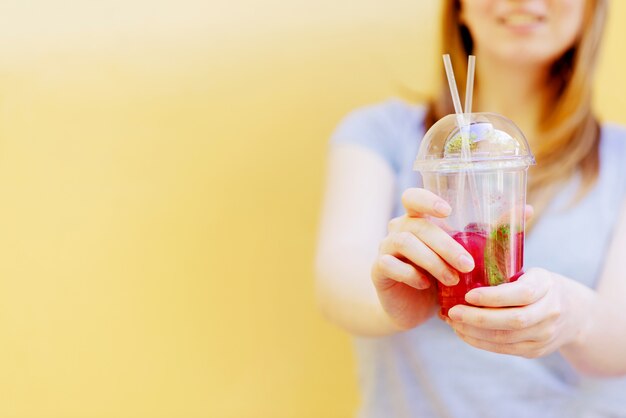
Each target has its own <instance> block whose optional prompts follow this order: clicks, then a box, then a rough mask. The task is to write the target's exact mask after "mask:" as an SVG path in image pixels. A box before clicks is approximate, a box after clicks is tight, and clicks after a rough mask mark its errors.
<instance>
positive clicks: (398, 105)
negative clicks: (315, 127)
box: [330, 99, 415, 174]
mask: <svg viewBox="0 0 626 418" xmlns="http://www.w3.org/2000/svg"><path fill="white" fill-rule="evenodd" d="M411 111H412V112H413V113H415V109H411V108H410V106H409V105H408V104H406V103H404V102H402V101H400V100H397V99H393V100H388V101H385V102H383V103H379V104H375V105H370V106H365V107H362V108H359V109H356V110H354V111H352V112H351V113H349V114H348V115H347V116H346V117H345V118H344V119H343V120H342V121H341V122H340V123H339V125H338V126H337V128H336V129H335V131H334V133H333V134H332V136H331V139H330V144H331V146H332V145H333V144H343V143H350V144H355V145H359V146H362V147H364V148H367V149H369V150H371V151H373V152H375V153H376V154H378V155H379V156H380V157H381V158H382V159H383V160H385V161H386V162H387V163H388V164H389V166H390V167H391V168H392V170H393V172H394V173H396V174H398V173H399V171H400V169H401V165H402V161H401V157H402V156H401V154H402V150H403V149H404V148H405V144H404V143H403V141H405V140H406V139H405V138H404V132H405V131H406V130H405V128H406V125H407V119H411V118H410V117H409V118H407V116H409V115H410V112H411Z"/></svg>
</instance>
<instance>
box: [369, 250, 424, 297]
mask: <svg viewBox="0 0 626 418" xmlns="http://www.w3.org/2000/svg"><path fill="white" fill-rule="evenodd" d="M372 278H373V279H374V285H375V286H376V287H377V288H379V289H383V290H384V289H385V288H387V287H389V286H392V285H393V282H394V281H395V282H401V283H405V284H407V285H409V286H411V287H413V288H415V289H420V290H422V289H427V288H429V287H430V280H428V277H426V275H425V274H424V273H422V272H420V271H419V270H417V269H416V268H415V267H414V266H412V265H411V264H408V263H405V262H403V261H400V260H398V259H397V258H396V257H394V256H392V255H390V254H383V255H381V256H380V257H378V260H377V261H376V264H375V266H374V271H373V274H372Z"/></svg>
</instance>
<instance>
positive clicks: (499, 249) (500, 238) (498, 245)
mask: <svg viewBox="0 0 626 418" xmlns="http://www.w3.org/2000/svg"><path fill="white" fill-rule="evenodd" d="M510 237H511V229H510V227H509V225H499V226H498V227H497V228H496V229H494V230H493V231H491V234H489V237H488V238H487V244H486V245H485V254H484V259H485V270H486V273H487V281H488V282H489V285H491V286H496V285H499V284H502V283H505V282H507V281H508V278H509V272H508V268H507V265H508V263H509V258H510V254H509V253H510V250H509V248H510V246H509V241H510Z"/></svg>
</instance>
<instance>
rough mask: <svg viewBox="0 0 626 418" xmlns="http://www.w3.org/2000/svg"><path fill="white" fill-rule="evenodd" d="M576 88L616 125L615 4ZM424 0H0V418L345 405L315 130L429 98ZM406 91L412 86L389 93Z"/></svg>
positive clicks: (346, 412) (344, 354) (431, 56)
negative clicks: (324, 286)
mask: <svg viewBox="0 0 626 418" xmlns="http://www.w3.org/2000/svg"><path fill="white" fill-rule="evenodd" d="M611 6H612V10H611V16H610V22H609V27H608V31H607V37H606V43H605V47H604V53H603V55H602V62H601V68H600V74H599V83H598V89H597V98H596V99H597V104H598V108H599V110H600V113H601V115H602V117H603V119H605V120H612V121H616V122H621V123H626V110H625V109H626V98H625V96H626V81H625V77H624V75H623V68H624V66H625V64H626V53H624V52H623V49H622V48H621V45H620V42H622V41H623V39H625V37H626V28H625V27H624V25H621V23H623V21H624V18H626V3H624V2H616V1H614V2H612V5H611ZM438 9H439V4H438V2H437V1H428V2H426V1H418V0H411V1H409V0H394V1H386V2H383V1H381V0H359V1H355V0H343V1H341V2H336V1H331V0H318V1H316V2H310V1H303V0H293V1H290V2H284V1H278V0H265V1H263V2H260V1H256V0H234V1H230V2H214V1H210V0H209V1H208V2H207V1H206V0H205V1H200V0H177V1H171V0H170V1H163V0H152V1H147V0H107V1H90V0H59V1H50V0H19V1H18V0H4V1H2V2H1V3H0V374H1V376H2V377H1V378H0V417H3V418H18V417H19V418H30V417H32V418H48V417H63V418H72V417H80V418H86V417H107V418H117V417H155V418H156V417H186V418H195V417H217V418H221V417H272V418H280V417H348V416H352V415H353V413H354V411H355V409H356V407H357V405H358V392H357V383H356V377H355V367H354V360H353V356H352V346H351V341H350V339H349V337H348V336H347V335H345V334H344V333H342V332H341V331H339V330H337V329H335V328H334V327H332V326H331V325H328V324H327V323H325V322H324V321H323V319H322V318H321V317H320V315H319V314H318V313H317V311H316V308H315V302H314V298H313V276H312V268H311V267H312V258H313V254H314V246H315V238H316V227H317V219H318V210H319V207H320V199H321V195H322V189H323V182H324V164H325V163H324V159H325V153H326V144H327V138H328V137H329V135H330V133H331V132H332V130H333V127H334V126H335V125H336V124H337V122H338V121H339V119H340V118H341V117H342V116H343V115H345V114H346V113H347V112H348V111H350V110H351V109H354V108H355V107H358V106H361V105H364V104H368V103H372V102H376V101H380V100H383V99H385V98H388V97H390V96H400V97H408V96H409V92H417V93H420V94H423V95H425V94H428V93H429V92H430V89H431V87H432V84H433V80H434V74H435V71H439V70H440V66H441V62H440V57H438V55H437V53H438V49H437V42H436V41H434V39H436V34H437V22H438ZM411 94H413V93H411Z"/></svg>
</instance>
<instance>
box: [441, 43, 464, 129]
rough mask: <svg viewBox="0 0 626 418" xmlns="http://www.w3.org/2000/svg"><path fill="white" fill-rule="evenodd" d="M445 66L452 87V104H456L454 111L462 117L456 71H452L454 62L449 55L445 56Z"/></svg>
mask: <svg viewBox="0 0 626 418" xmlns="http://www.w3.org/2000/svg"><path fill="white" fill-rule="evenodd" d="M443 66H444V67H445V68H446V76H447V77H448V85H449V86H450V94H451V95H452V103H454V111H455V112H456V114H457V115H461V114H463V109H461V98H460V97H459V91H458V90H457V88H456V80H455V79H454V70H452V61H450V55H449V54H444V56H443ZM459 128H460V126H459Z"/></svg>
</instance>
